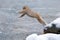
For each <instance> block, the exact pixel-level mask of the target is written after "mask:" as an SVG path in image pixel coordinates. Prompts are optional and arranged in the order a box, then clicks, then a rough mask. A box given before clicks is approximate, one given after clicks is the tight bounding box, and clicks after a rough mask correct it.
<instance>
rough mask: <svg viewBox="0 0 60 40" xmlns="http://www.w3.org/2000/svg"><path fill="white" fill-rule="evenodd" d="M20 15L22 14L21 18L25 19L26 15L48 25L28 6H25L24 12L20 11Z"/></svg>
mask: <svg viewBox="0 0 60 40" xmlns="http://www.w3.org/2000/svg"><path fill="white" fill-rule="evenodd" d="M19 13H20V14H22V15H21V16H20V17H23V16H24V15H27V16H30V17H32V18H36V19H37V20H38V21H39V22H40V23H41V24H43V25H46V24H47V23H46V22H45V21H44V20H43V18H42V17H41V15H40V14H38V13H37V12H34V11H32V10H31V9H30V8H29V7H28V6H24V7H23V8H22V11H19Z"/></svg>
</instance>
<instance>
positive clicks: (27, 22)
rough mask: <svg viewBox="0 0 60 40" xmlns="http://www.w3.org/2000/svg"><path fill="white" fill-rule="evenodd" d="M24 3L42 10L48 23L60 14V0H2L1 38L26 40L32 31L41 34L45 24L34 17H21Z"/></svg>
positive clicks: (5, 39)
mask: <svg viewBox="0 0 60 40" xmlns="http://www.w3.org/2000/svg"><path fill="white" fill-rule="evenodd" d="M24 5H28V6H29V7H30V8H31V9H32V10H35V11H37V12H40V14H41V15H42V17H43V18H44V19H45V20H46V22H47V23H50V22H51V21H53V20H54V19H55V18H57V17H59V16H60V0H0V40H25V37H26V36H27V35H29V34H31V33H37V34H41V33H42V32H43V30H42V29H43V26H42V25H41V24H40V23H39V22H38V21H37V20H36V19H33V18H30V17H28V16H25V17H23V18H19V13H18V11H19V10H21V9H22V7H23V6H24Z"/></svg>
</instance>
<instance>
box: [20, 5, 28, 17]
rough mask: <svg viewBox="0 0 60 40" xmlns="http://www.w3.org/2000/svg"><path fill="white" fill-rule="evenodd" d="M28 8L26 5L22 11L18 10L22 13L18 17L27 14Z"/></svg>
mask: <svg viewBox="0 0 60 40" xmlns="http://www.w3.org/2000/svg"><path fill="white" fill-rule="evenodd" d="M28 10H29V7H28V6H23V8H22V11H19V13H20V14H22V15H21V16H20V17H23V16H25V14H27V11H28Z"/></svg>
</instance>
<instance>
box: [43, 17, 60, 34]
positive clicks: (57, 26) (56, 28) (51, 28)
mask: <svg viewBox="0 0 60 40" xmlns="http://www.w3.org/2000/svg"><path fill="white" fill-rule="evenodd" d="M44 32H45V33H57V34H60V18H57V19H55V20H54V21H52V22H51V23H49V24H48V25H46V26H45V28H44Z"/></svg>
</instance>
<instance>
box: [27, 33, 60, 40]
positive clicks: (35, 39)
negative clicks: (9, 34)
mask: <svg viewBox="0 0 60 40" xmlns="http://www.w3.org/2000/svg"><path fill="white" fill-rule="evenodd" d="M26 40H60V34H53V33H47V34H42V35H37V34H31V35H29V36H27V37H26Z"/></svg>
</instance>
